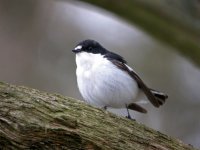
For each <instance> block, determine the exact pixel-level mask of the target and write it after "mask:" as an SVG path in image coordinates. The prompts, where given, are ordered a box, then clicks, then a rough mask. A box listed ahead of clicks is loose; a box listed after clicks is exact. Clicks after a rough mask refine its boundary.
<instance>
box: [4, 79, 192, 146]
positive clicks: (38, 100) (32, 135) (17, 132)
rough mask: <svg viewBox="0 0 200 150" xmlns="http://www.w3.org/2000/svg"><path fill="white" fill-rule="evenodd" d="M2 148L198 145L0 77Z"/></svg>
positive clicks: (75, 101) (71, 99)
mask: <svg viewBox="0 0 200 150" xmlns="http://www.w3.org/2000/svg"><path fill="white" fill-rule="evenodd" d="M0 149H48V150H49V149H75V150H83V149H86V150H93V149H94V150H98V149H116V150H142V149H154V150H157V149H160V150H167V149H173V150H193V149H194V148H193V147H192V146H190V145H186V144H184V143H182V142H181V141H180V140H178V139H175V138H172V137H169V136H167V135H164V134H162V133H160V132H158V131H154V130H152V129H150V128H148V127H146V126H144V125H142V124H139V123H137V122H136V121H132V120H128V119H126V118H122V117H118V116H116V115H114V114H112V113H109V112H107V111H104V110H102V109H98V108H94V107H91V106H89V105H87V104H85V103H84V102H82V101H79V100H75V99H73V98H69V97H65V96H62V95H59V94H50V93H46V92H41V91H39V90H36V89H31V88H27V87H23V86H15V85H10V84H6V83H2V82H0Z"/></svg>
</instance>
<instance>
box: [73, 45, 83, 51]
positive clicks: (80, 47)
mask: <svg viewBox="0 0 200 150" xmlns="http://www.w3.org/2000/svg"><path fill="white" fill-rule="evenodd" d="M79 49H82V46H81V45H78V46H76V47H75V49H74V50H79Z"/></svg>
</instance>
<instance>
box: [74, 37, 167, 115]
mask: <svg viewBox="0 0 200 150" xmlns="http://www.w3.org/2000/svg"><path fill="white" fill-rule="evenodd" d="M72 51H73V52H74V53H75V54H76V65H77V69H76V76H77V83H78V88H79V91H80V93H81V95H82V97H83V99H84V100H85V101H86V102H88V103H89V104H91V105H94V106H97V107H102V108H107V107H112V108H127V112H128V116H127V117H128V118H131V116H130V114H129V111H128V109H132V110H135V111H138V112H141V113H147V111H146V109H144V108H143V107H141V106H140V105H139V102H140V101H141V100H143V99H144V98H145V97H146V98H147V99H148V100H149V101H150V102H151V103H152V104H153V106H155V107H159V106H160V105H163V104H164V103H165V100H166V99H167V97H168V96H167V95H166V94H164V93H162V92H158V91H156V90H153V89H151V88H149V87H148V86H147V85H146V84H144V82H143V81H142V80H141V78H140V77H139V76H138V75H137V74H136V72H135V71H134V70H133V69H132V68H131V67H129V66H128V65H127V62H126V61H125V60H124V58H123V57H121V56H120V55H118V54H116V53H113V52H111V51H108V50H107V49H105V48H104V47H103V46H102V45H100V44H99V43H98V42H96V41H94V40H84V41H82V42H80V43H79V44H78V45H77V46H76V47H75V48H74V49H73V50H72Z"/></svg>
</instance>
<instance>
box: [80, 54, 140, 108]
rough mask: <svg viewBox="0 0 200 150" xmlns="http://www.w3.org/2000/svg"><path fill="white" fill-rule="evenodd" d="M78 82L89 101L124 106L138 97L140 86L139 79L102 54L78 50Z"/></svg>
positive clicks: (99, 104)
mask: <svg viewBox="0 0 200 150" xmlns="http://www.w3.org/2000/svg"><path fill="white" fill-rule="evenodd" d="M76 64H77V70H76V75H77V82H78V87H79V90H80V93H81V95H82V96H83V98H84V100H85V101H87V102H88V103H90V104H92V105H95V106H99V107H104V106H108V107H113V108H122V107H125V105H126V104H129V103H132V102H135V101H137V97H138V93H139V89H138V86H137V83H136V81H135V80H133V79H132V78H131V77H130V76H129V75H128V74H127V73H126V72H124V71H122V70H120V69H119V68H117V67H116V66H115V65H114V64H112V62H110V61H108V60H107V59H106V58H104V57H103V56H102V55H101V54H92V53H86V52H81V53H78V54H76Z"/></svg>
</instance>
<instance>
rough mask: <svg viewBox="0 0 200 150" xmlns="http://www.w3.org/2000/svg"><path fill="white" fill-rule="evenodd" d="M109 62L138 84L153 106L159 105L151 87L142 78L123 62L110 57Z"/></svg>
mask: <svg viewBox="0 0 200 150" xmlns="http://www.w3.org/2000/svg"><path fill="white" fill-rule="evenodd" d="M111 62H112V63H113V64H114V65H115V66H117V67H118V68H120V69H122V70H124V71H126V72H127V73H128V74H129V75H130V76H131V77H132V78H133V79H134V80H135V81H136V82H137V84H138V87H139V88H140V89H141V90H142V91H143V92H144V93H145V95H146V96H147V98H148V99H149V101H150V102H151V103H152V104H153V105H154V106H155V107H159V106H160V103H159V100H158V99H157V98H156V97H155V96H154V95H153V93H152V92H151V89H149V88H148V87H147V86H146V85H145V84H144V82H143V81H142V79H141V78H140V77H139V76H138V75H137V74H136V73H135V72H134V71H132V70H130V69H129V68H128V67H127V66H126V64H125V63H123V62H121V61H118V60H115V59H112V60H111Z"/></svg>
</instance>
